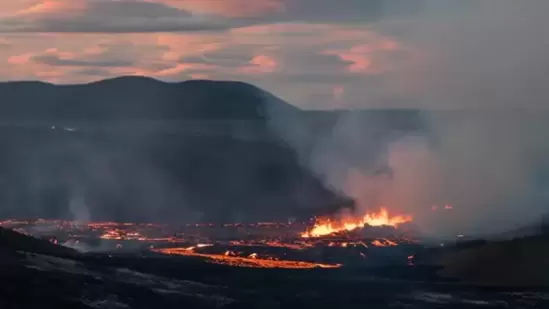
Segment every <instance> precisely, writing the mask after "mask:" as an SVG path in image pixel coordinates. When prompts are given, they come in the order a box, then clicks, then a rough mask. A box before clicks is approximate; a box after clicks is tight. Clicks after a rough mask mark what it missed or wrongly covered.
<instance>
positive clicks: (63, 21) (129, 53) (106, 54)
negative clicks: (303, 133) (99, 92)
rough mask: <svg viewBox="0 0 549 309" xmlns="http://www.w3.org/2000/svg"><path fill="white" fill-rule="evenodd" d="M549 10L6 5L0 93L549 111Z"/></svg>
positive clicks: (506, 5)
mask: <svg viewBox="0 0 549 309" xmlns="http://www.w3.org/2000/svg"><path fill="white" fill-rule="evenodd" d="M548 7H549V4H547V3H543V2H540V3H533V2H530V3H521V4H516V3H515V2H514V1H511V0H503V1H498V2H497V3H496V2H490V1H476V2H474V1H460V2H459V3H457V2H456V1H450V0H442V1H441V0H439V1H433V0H417V1H402V0H372V1H355V0H343V1H340V2H338V4H336V5H334V4H333V3H332V2H330V1H323V0H292V1H290V0H258V1H253V2H249V1H245V0H223V1H219V0H187V1H174V0H123V1H113V0H72V1H66V0H25V1H15V2H14V1H10V2H6V3H2V4H0V12H2V13H0V63H3V70H2V71H0V80H2V81H32V80H38V81H43V82H48V83H54V84H81V83H89V82H93V81H99V80H104V79H110V78H115V77H117V76H128V75H140V76H148V77H152V78H155V79H158V80H161V81H164V82H174V81H185V80H223V81H225V80H226V81H241V82H246V83H249V84H252V85H257V86H258V87H260V88H261V89H265V90H266V91H268V92H270V93H273V94H275V95H277V96H279V97H281V98H282V99H283V100H284V101H286V102H289V103H291V104H292V105H295V106H296V107H299V108H302V109H315V110H316V109H320V110H326V109H328V110H330V109H343V110H347V109H371V108H374V109H422V108H424V109H433V108H434V109H448V108H450V109H461V108H481V109H483V108H484V107H488V108H493V107H504V108H509V107H511V108H523V107H527V108H540V107H541V108H545V107H546V106H545V105H546V104H545V103H544V101H546V97H547V94H546V92H545V91H544V85H545V84H546V83H547V80H546V79H547V78H545V77H544V76H545V75H544V74H543V72H544V70H545V69H546V65H545V64H544V63H545V62H544V61H543V55H545V54H547V52H548V51H549V50H548V46H549V44H548V43H549V42H548V41H547V40H546V39H544V37H545V36H543V35H538V36H536V35H535V34H536V33H538V32H539V31H540V29H543V28H547V26H549V25H548V23H549V22H547V21H546V20H545V18H544V16H543V14H539V12H543V11H544V9H545V8H548ZM335 9H337V12H338V14H333V12H334V10H335ZM494 11H497V12H498V14H493V12H494ZM523 16H528V19H527V20H525V19H523V18H522V17H523ZM544 26H545V27H544ZM486 37H490V38H491V39H490V40H485V39H484V38H486ZM509 37H512V38H513V40H514V44H513V45H512V46H510V45H509V44H508V38H509ZM480 85H482V87H481V86H480Z"/></svg>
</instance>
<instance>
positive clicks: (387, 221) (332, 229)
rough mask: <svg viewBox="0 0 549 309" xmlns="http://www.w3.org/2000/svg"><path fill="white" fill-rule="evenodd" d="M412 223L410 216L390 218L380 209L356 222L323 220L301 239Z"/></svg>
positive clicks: (384, 209)
mask: <svg viewBox="0 0 549 309" xmlns="http://www.w3.org/2000/svg"><path fill="white" fill-rule="evenodd" d="M410 221H412V217H411V216H390V215H389V211H388V210H387V209H386V208H381V210H380V211H379V212H374V213H367V214H366V215H365V216H364V217H362V218H360V219H358V220H356V219H350V220H343V221H342V222H333V221H330V220H325V221H323V222H317V223H316V224H315V226H314V227H313V228H312V229H311V230H309V231H306V232H304V233H302V234H301V237H305V238H309V237H321V236H326V235H330V234H334V233H338V232H344V231H353V230H356V229H360V228H363V227H365V226H393V227H398V225H399V224H402V223H406V222H410Z"/></svg>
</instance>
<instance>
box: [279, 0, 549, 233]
mask: <svg viewBox="0 0 549 309" xmlns="http://www.w3.org/2000/svg"><path fill="white" fill-rule="evenodd" d="M449 5H450V4H449V2H446V1H443V2H440V1H425V6H424V12H423V14H422V15H421V16H419V17H418V18H415V19H413V20H400V21H386V22H382V23H379V24H378V25H373V27H377V29H378V30H379V31H380V32H382V33H386V34H388V35H392V36H394V37H395V38H397V39H398V40H399V42H401V44H402V45H403V46H406V48H407V49H408V50H410V51H413V57H410V59H409V61H410V62H409V63H408V65H406V66H403V67H401V68H395V69H394V70H393V71H392V72H391V73H388V74H389V75H388V76H384V78H383V81H384V85H383V86H382V87H381V88H382V91H385V92H386V93H385V97H386V98H387V99H388V100H386V101H390V100H395V102H410V103H411V104H412V105H408V106H407V107H413V108H419V109H421V111H420V112H418V113H414V112H409V113H405V114H406V115H405V117H404V118H407V119H408V120H410V121H411V122H414V121H415V128H411V127H408V128H407V129H406V130H402V129H401V127H402V124H401V123H400V122H402V121H403V120H402V119H403V117H400V116H399V115H397V114H398V113H399V112H397V111H394V112H393V113H394V114H395V115H394V116H386V115H384V114H383V113H376V112H374V111H369V112H367V111H350V112H346V113H338V114H337V120H335V122H331V123H330V122H328V123H325V124H324V127H329V128H330V130H329V133H327V134H326V133H319V132H318V130H317V129H316V128H317V127H318V125H317V126H316V127H315V126H311V125H310V123H308V120H307V119H305V121H303V127H301V128H299V129H292V128H291V126H288V125H283V124H281V123H283V120H282V119H284V116H283V115H281V114H274V113H273V114H271V118H272V120H271V123H273V124H274V126H275V127H276V130H277V131H278V132H279V133H281V134H282V136H284V137H285V139H286V140H288V141H289V143H291V144H292V145H294V148H296V149H298V151H299V153H300V155H301V161H302V162H303V164H304V165H306V166H307V167H309V168H310V169H311V170H312V171H313V172H314V173H315V174H317V175H319V176H320V177H321V178H322V179H323V180H324V182H325V183H326V184H327V185H328V186H330V187H331V188H333V189H334V190H336V191H339V192H343V193H344V194H346V195H348V196H350V197H352V198H354V199H355V201H356V204H357V209H356V213H357V215H361V214H363V213H365V212H367V211H371V210H377V209H378V208H379V207H381V206H385V207H388V208H389V209H390V210H392V211H393V212H401V213H406V214H411V215H413V216H414V218H415V222H416V223H417V224H418V225H419V226H420V228H421V229H422V231H423V232H425V233H426V235H431V236H441V237H444V236H455V235H457V234H466V235H472V234H476V235H479V234H482V235H486V234H494V233H501V232H506V231H511V230H513V229H517V228H520V227H523V226H525V225H529V224H533V223H536V221H537V220H539V218H540V216H542V215H543V214H545V213H546V212H548V211H549V207H548V206H549V195H548V192H549V173H548V172H549V162H548V159H547V158H549V141H548V140H547V138H546V132H549V112H547V111H544V110H543V109H544V107H546V104H547V99H548V98H547V91H546V90H545V89H546V88H545V85H547V84H548V83H547V82H548V81H549V75H548V74H547V72H549V63H548V62H547V61H546V58H547V56H546V55H548V54H549V37H548V36H546V35H544V34H543V32H545V30H546V29H549V25H548V24H549V20H547V19H546V18H545V16H544V14H543V13H542V12H546V11H547V9H548V8H549V2H547V1H528V2H525V1H511V0H502V1H475V2H470V1H464V2H461V3H459V4H454V5H452V7H451V9H449V8H450V7H449ZM365 87H367V85H365ZM378 91H379V89H375V91H373V93H374V95H373V96H372V98H369V97H368V92H367V91H366V94H365V96H364V98H363V102H364V107H368V106H375V105H376V102H375V101H374V100H375V99H376V98H378V95H379V93H378ZM390 113H391V112H388V114H390ZM418 115H419V118H418V119H416V117H417V116H418ZM311 117H312V116H311ZM305 118H306V117H305ZM298 131H299V132H302V131H308V132H309V134H308V135H307V134H303V133H299V134H298ZM304 145H309V146H304ZM304 149H306V151H304ZM445 205H451V206H452V207H451V209H445V207H444V206H445ZM447 208H450V207H447Z"/></svg>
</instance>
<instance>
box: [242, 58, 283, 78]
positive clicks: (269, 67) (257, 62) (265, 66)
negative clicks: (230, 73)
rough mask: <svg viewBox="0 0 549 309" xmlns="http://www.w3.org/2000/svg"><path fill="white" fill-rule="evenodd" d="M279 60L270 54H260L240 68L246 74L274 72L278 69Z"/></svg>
mask: <svg viewBox="0 0 549 309" xmlns="http://www.w3.org/2000/svg"><path fill="white" fill-rule="evenodd" d="M277 68H278V63H277V61H276V60H275V59H274V58H273V57H270V56H266V55H259V56H255V57H253V58H252V60H250V65H249V66H245V67H243V68H241V69H240V71H241V72H242V73H245V74H266V73H273V72H275V71H276V70H277Z"/></svg>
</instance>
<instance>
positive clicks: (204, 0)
mask: <svg viewBox="0 0 549 309" xmlns="http://www.w3.org/2000/svg"><path fill="white" fill-rule="evenodd" d="M148 1H149V2H161V3H164V4H167V5H170V6H173V7H176V8H180V9H184V10H187V11H191V12H193V13H198V14H213V15H220V16H225V17H247V16H261V15H264V14H267V13H270V12H280V11H284V10H285V5H284V3H283V2H282V1H281V0H148Z"/></svg>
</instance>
